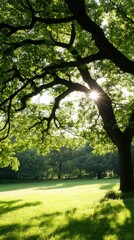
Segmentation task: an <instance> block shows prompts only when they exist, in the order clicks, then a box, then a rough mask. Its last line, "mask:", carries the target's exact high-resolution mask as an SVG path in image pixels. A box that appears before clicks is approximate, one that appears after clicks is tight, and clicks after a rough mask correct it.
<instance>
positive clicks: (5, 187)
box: [0, 179, 118, 192]
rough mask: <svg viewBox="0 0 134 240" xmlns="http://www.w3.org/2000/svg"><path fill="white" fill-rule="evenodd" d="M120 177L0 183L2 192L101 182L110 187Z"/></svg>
mask: <svg viewBox="0 0 134 240" xmlns="http://www.w3.org/2000/svg"><path fill="white" fill-rule="evenodd" d="M117 182H118V179H101V180H98V179H95V180H91V179H89V180H88V179H86V180H85V179H68V180H44V181H35V182H33V181H32V182H25V181H24V182H21V183H19V182H16V183H7V184H1V185H0V192H6V191H17V190H22V189H29V188H33V189H35V190H53V189H61V188H71V187H78V186H83V185H85V186H86V185H94V184H101V185H102V186H101V189H109V187H112V186H114V185H115V184H117Z"/></svg>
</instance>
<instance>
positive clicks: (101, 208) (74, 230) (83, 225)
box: [41, 202, 134, 240]
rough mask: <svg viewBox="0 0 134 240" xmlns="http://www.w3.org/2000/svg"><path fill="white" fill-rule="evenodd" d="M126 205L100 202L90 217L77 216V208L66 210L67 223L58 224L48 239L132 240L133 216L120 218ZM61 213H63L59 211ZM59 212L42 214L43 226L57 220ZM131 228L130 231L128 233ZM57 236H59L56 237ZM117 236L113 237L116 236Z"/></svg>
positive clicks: (133, 236) (133, 235)
mask: <svg viewBox="0 0 134 240" xmlns="http://www.w3.org/2000/svg"><path fill="white" fill-rule="evenodd" d="M124 209H125V206H124V205H123V204H122V203H121V202H118V203H116V204H115V205H113V204H111V203H110V202H107V203H104V204H102V203H101V204H99V205H98V206H97V208H96V209H95V211H94V213H93V214H92V215H90V216H88V217H85V216H83V217H81V218H80V219H78V218H75V216H74V215H75V213H76V212H77V209H71V210H69V211H66V212H65V214H64V217H65V218H66V220H67V224H64V225H63V224H61V227H60V224H59V225H58V227H57V229H55V230H54V231H53V232H52V233H51V234H49V236H48V238H47V239H52V238H54V239H60V240H63V239H70V240H71V239H80V240H93V239H97V240H104V239H105V238H106V239H118V240H132V239H134V234H133V226H132V219H131V216H129V214H128V216H123V218H122V219H120V215H121V214H122V211H124ZM58 214H59V215H61V213H58ZM56 217H57V213H53V214H50V215H46V214H44V215H42V216H41V222H42V225H41V226H42V227H43V226H47V225H48V224H53V222H54V221H55V220H56ZM128 229H129V233H128ZM56 236H57V238H56ZM114 236H115V238H111V237H114Z"/></svg>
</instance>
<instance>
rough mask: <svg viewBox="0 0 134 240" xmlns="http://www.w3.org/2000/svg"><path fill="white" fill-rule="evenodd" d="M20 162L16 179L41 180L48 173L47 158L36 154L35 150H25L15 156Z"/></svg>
mask: <svg viewBox="0 0 134 240" xmlns="http://www.w3.org/2000/svg"><path fill="white" fill-rule="evenodd" d="M16 155H17V157H18V160H19V162H20V167H19V170H18V172H17V178H18V179H42V178H45V177H46V175H47V172H48V162H47V158H45V157H44V156H40V155H38V154H37V153H36V150H35V149H32V150H31V149H26V150H25V151H23V152H20V153H17V154H16Z"/></svg>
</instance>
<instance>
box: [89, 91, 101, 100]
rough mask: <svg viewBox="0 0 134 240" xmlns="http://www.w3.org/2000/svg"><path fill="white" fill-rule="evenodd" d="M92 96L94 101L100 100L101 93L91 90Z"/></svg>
mask: <svg viewBox="0 0 134 240" xmlns="http://www.w3.org/2000/svg"><path fill="white" fill-rule="evenodd" d="M90 98H91V99H92V100H94V101H96V100H98V98H99V93H98V92H97V91H91V92H90Z"/></svg>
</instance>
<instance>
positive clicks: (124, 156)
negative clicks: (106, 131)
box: [118, 141, 134, 192]
mask: <svg viewBox="0 0 134 240" xmlns="http://www.w3.org/2000/svg"><path fill="white" fill-rule="evenodd" d="M118 153H119V165H120V190H121V191H122V192H130V191H133V190H134V184H133V165H132V156H131V144H130V143H128V142H127V141H123V142H122V143H121V144H120V145H119V146H118Z"/></svg>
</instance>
